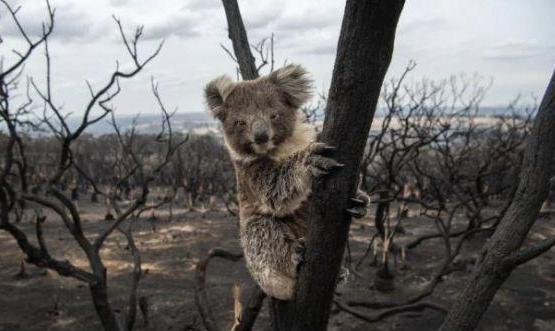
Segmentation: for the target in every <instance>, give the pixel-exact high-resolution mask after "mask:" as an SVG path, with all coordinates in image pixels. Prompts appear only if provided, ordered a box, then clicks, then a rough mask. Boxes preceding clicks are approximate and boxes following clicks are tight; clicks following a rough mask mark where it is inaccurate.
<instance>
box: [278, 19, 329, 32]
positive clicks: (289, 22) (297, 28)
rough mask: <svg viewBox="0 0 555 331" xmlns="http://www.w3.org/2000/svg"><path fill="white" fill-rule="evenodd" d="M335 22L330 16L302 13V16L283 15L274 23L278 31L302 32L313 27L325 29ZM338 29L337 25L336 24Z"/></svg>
mask: <svg viewBox="0 0 555 331" xmlns="http://www.w3.org/2000/svg"><path fill="white" fill-rule="evenodd" d="M336 25H337V22H336V21H335V20H333V19H332V18H330V17H324V16H321V15H314V16H310V15H303V17H284V18H280V19H279V21H278V23H277V24H276V30H278V31H290V32H293V31H294V32H303V31H308V30H313V29H318V30H319V29H325V28H328V27H332V26H333V27H336ZM337 28H338V29H339V26H337Z"/></svg>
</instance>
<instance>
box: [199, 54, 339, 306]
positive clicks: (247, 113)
mask: <svg viewBox="0 0 555 331" xmlns="http://www.w3.org/2000/svg"><path fill="white" fill-rule="evenodd" d="M310 89H311V81H310V80H309V79H308V77H307V73H306V71H305V70H304V69H303V68H302V67H300V66H298V65H288V66H286V67H284V68H281V69H279V70H276V71H274V72H272V73H271V74H269V75H267V76H264V77H261V78H258V79H256V80H253V81H244V82H233V81H232V80H231V79H230V78H228V77H226V76H222V77H219V78H217V79H215V80H213V81H212V82H210V83H209V84H208V85H207V86H206V88H205V98H206V102H207V104H208V107H209V109H210V111H211V112H212V114H213V115H214V116H215V117H216V118H218V119H219V120H220V121H221V123H222V126H223V131H224V139H225V142H226V145H227V147H228V150H229V152H230V155H231V156H232V160H233V164H234V167H235V172H236V177H237V185H238V196H239V211H240V212H239V214H240V215H239V216H240V239H241V244H242V247H243V251H244V256H245V260H246V263H247V266H248V268H249V271H250V273H251V275H252V277H253V278H254V280H255V281H256V282H257V283H258V284H259V286H260V287H261V288H262V290H263V291H264V292H265V293H266V294H268V295H270V296H272V297H275V298H278V299H282V300H288V299H291V298H292V297H293V295H294V289H295V282H296V278H297V269H298V265H299V263H300V261H301V260H302V253H303V248H304V247H303V239H304V238H305V237H306V235H307V229H308V225H307V221H308V210H307V206H306V201H307V198H308V197H309V195H310V190H311V184H312V178H313V177H314V176H319V175H322V174H325V173H327V172H329V171H331V170H333V169H334V168H337V167H340V166H341V165H340V164H339V163H337V162H336V161H335V160H333V159H331V158H329V157H326V156H324V155H323V154H325V153H326V152H327V151H329V150H330V148H329V147H327V146H326V145H325V144H323V143H318V142H315V130H314V129H313V128H312V127H311V126H310V125H308V124H305V123H302V121H301V119H300V118H301V116H300V115H299V114H298V108H299V107H301V106H302V105H303V104H304V103H305V102H306V101H307V100H308V99H309V98H310V96H311V93H310V92H311V91H310Z"/></svg>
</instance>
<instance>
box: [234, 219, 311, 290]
mask: <svg viewBox="0 0 555 331" xmlns="http://www.w3.org/2000/svg"><path fill="white" fill-rule="evenodd" d="M240 236H241V245H242V246H243V252H244V256H245V261H246V262H247V267H248V268H249V271H250V273H251V275H252V277H253V278H254V280H255V281H256V282H257V283H258V285H259V286H260V288H261V289H262V290H263V291H264V292H265V293H266V294H267V295H269V296H272V297H274V298H277V299H280V300H290V299H292V298H293V295H294V291H295V283H296V280H297V279H296V277H297V267H298V265H299V263H300V262H301V260H302V254H303V252H304V249H303V248H304V247H303V244H302V241H301V240H300V239H298V238H296V236H295V234H294V233H293V231H292V230H291V229H290V228H289V226H288V225H287V224H286V223H285V222H281V221H279V219H276V218H274V217H271V216H253V217H251V218H249V219H247V220H244V221H241V231H240Z"/></svg>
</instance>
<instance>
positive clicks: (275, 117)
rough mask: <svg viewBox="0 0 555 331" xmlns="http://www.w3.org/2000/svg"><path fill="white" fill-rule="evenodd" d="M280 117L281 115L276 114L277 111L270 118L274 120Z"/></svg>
mask: <svg viewBox="0 0 555 331" xmlns="http://www.w3.org/2000/svg"><path fill="white" fill-rule="evenodd" d="M278 117H279V115H278V114H275V113H274V114H272V115H271V116H270V118H271V119H273V120H277V119H278Z"/></svg>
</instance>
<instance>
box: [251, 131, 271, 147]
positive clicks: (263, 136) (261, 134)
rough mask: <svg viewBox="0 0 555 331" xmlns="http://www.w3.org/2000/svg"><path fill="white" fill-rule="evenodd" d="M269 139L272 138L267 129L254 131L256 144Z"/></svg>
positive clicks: (263, 142)
mask: <svg viewBox="0 0 555 331" xmlns="http://www.w3.org/2000/svg"><path fill="white" fill-rule="evenodd" d="M268 140H270V137H268V133H267V132H266V131H265V130H260V131H255V132H254V142H255V143H256V144H265V143H267V142H268Z"/></svg>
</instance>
